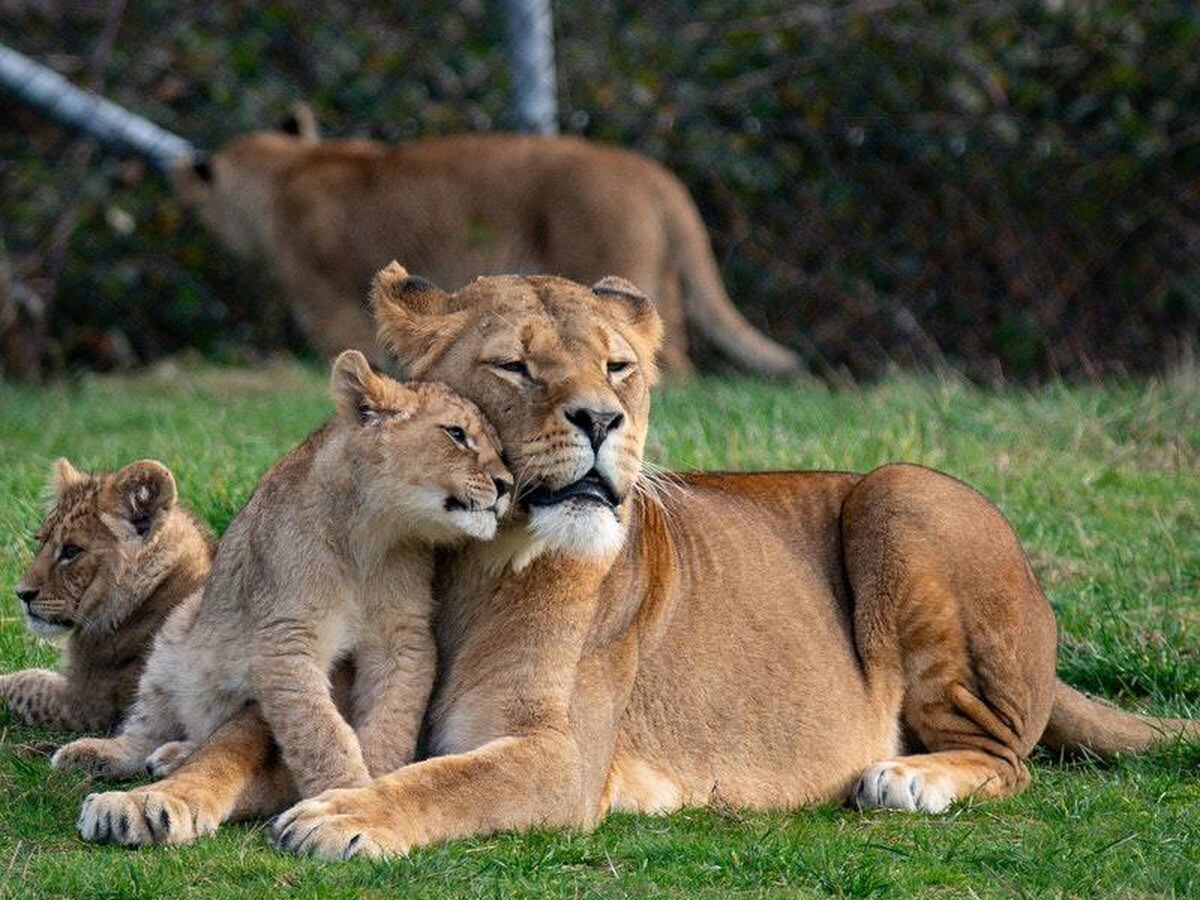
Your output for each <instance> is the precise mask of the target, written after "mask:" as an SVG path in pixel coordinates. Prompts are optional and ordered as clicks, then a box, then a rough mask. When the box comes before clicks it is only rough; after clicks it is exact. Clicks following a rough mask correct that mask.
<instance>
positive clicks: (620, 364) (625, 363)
mask: <svg viewBox="0 0 1200 900" xmlns="http://www.w3.org/2000/svg"><path fill="white" fill-rule="evenodd" d="M631 368H633V363H631V362H630V361H629V360H627V359H611V360H609V361H608V374H609V375H620V374H621V373H622V372H628V371H629V370H630V369H631Z"/></svg>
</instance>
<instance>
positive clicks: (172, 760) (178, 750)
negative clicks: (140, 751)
mask: <svg viewBox="0 0 1200 900" xmlns="http://www.w3.org/2000/svg"><path fill="white" fill-rule="evenodd" d="M195 752H196V745H195V744H193V743H192V742H191V741H169V742H167V743H165V744H163V745H162V746H161V747H159V748H158V749H157V750H155V751H154V752H153V753H151V754H150V755H149V756H147V757H146V768H147V769H148V770H149V771H150V774H151V775H153V776H154V777H155V778H166V777H167V776H168V775H170V774H171V773H172V772H174V771H175V770H176V769H178V768H179V767H180V766H181V765H183V764H184V763H185V762H187V760H188V757H189V756H191V755H192V754H193V753H195Z"/></svg>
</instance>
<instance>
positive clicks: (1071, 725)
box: [1041, 681, 1200, 755]
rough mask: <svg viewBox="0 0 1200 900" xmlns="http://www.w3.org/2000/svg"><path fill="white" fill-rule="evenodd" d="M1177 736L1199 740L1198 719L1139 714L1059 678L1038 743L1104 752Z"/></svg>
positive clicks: (1148, 745) (1143, 746)
mask: <svg viewBox="0 0 1200 900" xmlns="http://www.w3.org/2000/svg"><path fill="white" fill-rule="evenodd" d="M1180 736H1182V737H1186V738H1192V739H1200V720H1195V719H1160V718H1156V717H1154V716H1139V715H1136V714H1134V713H1130V712H1125V711H1124V710H1121V709H1117V708H1116V707H1114V706H1109V705H1108V704H1106V703H1101V702H1100V701H1099V700H1094V699H1092V698H1091V697H1088V696H1087V695H1085V694H1082V693H1080V692H1079V691H1077V690H1075V689H1074V688H1072V687H1069V686H1067V685H1065V684H1063V683H1062V682H1061V681H1060V682H1058V684H1057V686H1056V687H1055V689H1054V705H1053V706H1052V707H1051V709H1050V722H1049V724H1048V725H1047V726H1046V730H1045V732H1043V733H1042V740H1041V743H1042V744H1044V745H1045V746H1047V747H1049V748H1050V749H1052V750H1088V751H1090V752H1092V753H1098V754H1100V755H1107V754H1111V753H1130V752H1136V751H1138V750H1148V749H1149V748H1151V747H1153V746H1154V745H1156V744H1161V743H1165V742H1167V741H1171V740H1174V739H1175V738H1177V737H1180Z"/></svg>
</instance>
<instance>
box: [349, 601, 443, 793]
mask: <svg viewBox="0 0 1200 900" xmlns="http://www.w3.org/2000/svg"><path fill="white" fill-rule="evenodd" d="M391 636H392V639H391V640H374V639H373V640H371V641H370V642H368V643H367V644H366V645H365V646H363V647H361V648H360V649H359V652H358V653H357V654H356V674H355V679H354V724H355V729H354V730H355V732H356V733H357V734H358V740H359V743H360V744H361V746H362V754H363V759H364V761H365V762H366V764H367V769H369V770H370V772H371V775H373V776H376V777H377V776H379V775H386V774H387V773H388V772H391V771H393V770H395V769H398V768H400V767H401V766H403V765H405V764H407V763H410V762H412V760H413V756H414V755H415V754H416V746H417V733H418V732H419V731H420V728H421V720H422V719H423V718H424V716H425V707H426V705H427V704H428V703H429V694H430V691H431V690H432V689H433V677H434V670H435V668H436V666H437V645H436V643H435V640H434V636H433V630H432V628H431V627H430V625H429V622H428V620H427V619H424V618H422V619H421V620H420V621H414V622H411V623H407V624H405V625H403V626H401V627H399V628H397V629H395V630H394V631H393V632H391Z"/></svg>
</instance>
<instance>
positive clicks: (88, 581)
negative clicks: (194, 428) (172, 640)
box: [0, 458, 213, 731]
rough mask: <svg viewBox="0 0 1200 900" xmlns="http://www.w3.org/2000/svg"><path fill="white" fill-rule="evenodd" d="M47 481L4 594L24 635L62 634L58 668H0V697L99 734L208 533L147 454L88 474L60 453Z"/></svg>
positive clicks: (20, 710)
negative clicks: (41, 511)
mask: <svg viewBox="0 0 1200 900" xmlns="http://www.w3.org/2000/svg"><path fill="white" fill-rule="evenodd" d="M50 487H51V489H52V490H53V492H54V506H53V508H51V510H50V512H49V513H48V514H47V516H46V518H45V520H44V521H43V522H42V525H41V527H40V528H39V529H38V532H37V542H38V548H37V552H36V554H35V555H34V558H33V562H32V563H31V564H30V566H29V568H28V569H27V570H26V572H25V574H24V575H22V576H21V579H20V581H18V582H17V591H16V592H17V597H18V598H19V599H20V601H21V607H22V612H23V613H24V616H25V623H26V625H27V626H28V628H29V630H30V631H32V632H33V633H34V634H36V635H37V636H38V637H42V638H47V639H55V638H65V642H64V645H63V649H62V662H63V671H62V673H61V674H60V673H58V672H51V671H49V670H48V669H23V670H21V671H19V672H10V673H8V674H5V675H0V705H2V704H7V705H8V708H9V710H11V711H12V712H13V713H14V714H16V715H17V716H19V717H20V718H21V719H22V720H24V721H25V722H26V723H27V724H30V725H45V726H49V727H52V728H60V729H63V730H66V731H91V730H97V731H99V730H108V729H109V728H112V727H113V726H114V725H116V724H117V723H118V722H119V721H121V717H122V716H123V715H124V714H125V710H126V709H127V708H128V707H129V705H130V704H131V703H132V702H133V698H134V695H135V694H136V693H137V686H138V679H139V678H140V677H141V674H142V668H143V666H144V665H145V662H146V657H147V655H148V654H149V653H150V647H151V643H152V642H153V639H154V635H155V633H156V632H157V631H158V629H159V628H160V627H161V626H162V624H163V622H164V621H165V620H166V618H167V616H168V615H169V614H170V612H171V611H172V610H173V609H175V608H176V606H178V605H179V604H181V603H183V602H185V600H186V598H188V597H189V596H191V595H193V594H196V593H198V592H199V590H200V588H201V587H202V586H203V584H204V578H205V576H207V575H208V570H209V567H210V566H211V565H212V548H213V540H212V535H211V533H210V532H209V530H208V527H207V526H206V525H204V524H203V523H202V522H201V521H200V520H199V519H197V518H196V517H195V516H194V515H192V514H191V512H189V511H188V510H187V509H185V508H184V507H183V506H182V505H180V504H179V503H177V502H176V500H177V497H178V492H177V491H176V489H175V478H174V476H173V475H172V474H171V473H170V471H169V470H168V469H167V468H166V467H165V466H164V465H162V463H159V462H156V461H155V460H152V459H142V460H138V461H137V462H133V463H130V464H129V465H127V466H125V467H124V468H122V469H120V470H118V471H116V472H103V473H97V474H94V475H89V474H87V473H85V472H80V471H79V470H78V469H76V468H75V467H74V466H72V465H71V464H70V463H69V462H68V461H67V460H65V459H61V458H60V459H57V460H55V461H54V468H53V470H52V472H51V475H50Z"/></svg>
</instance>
